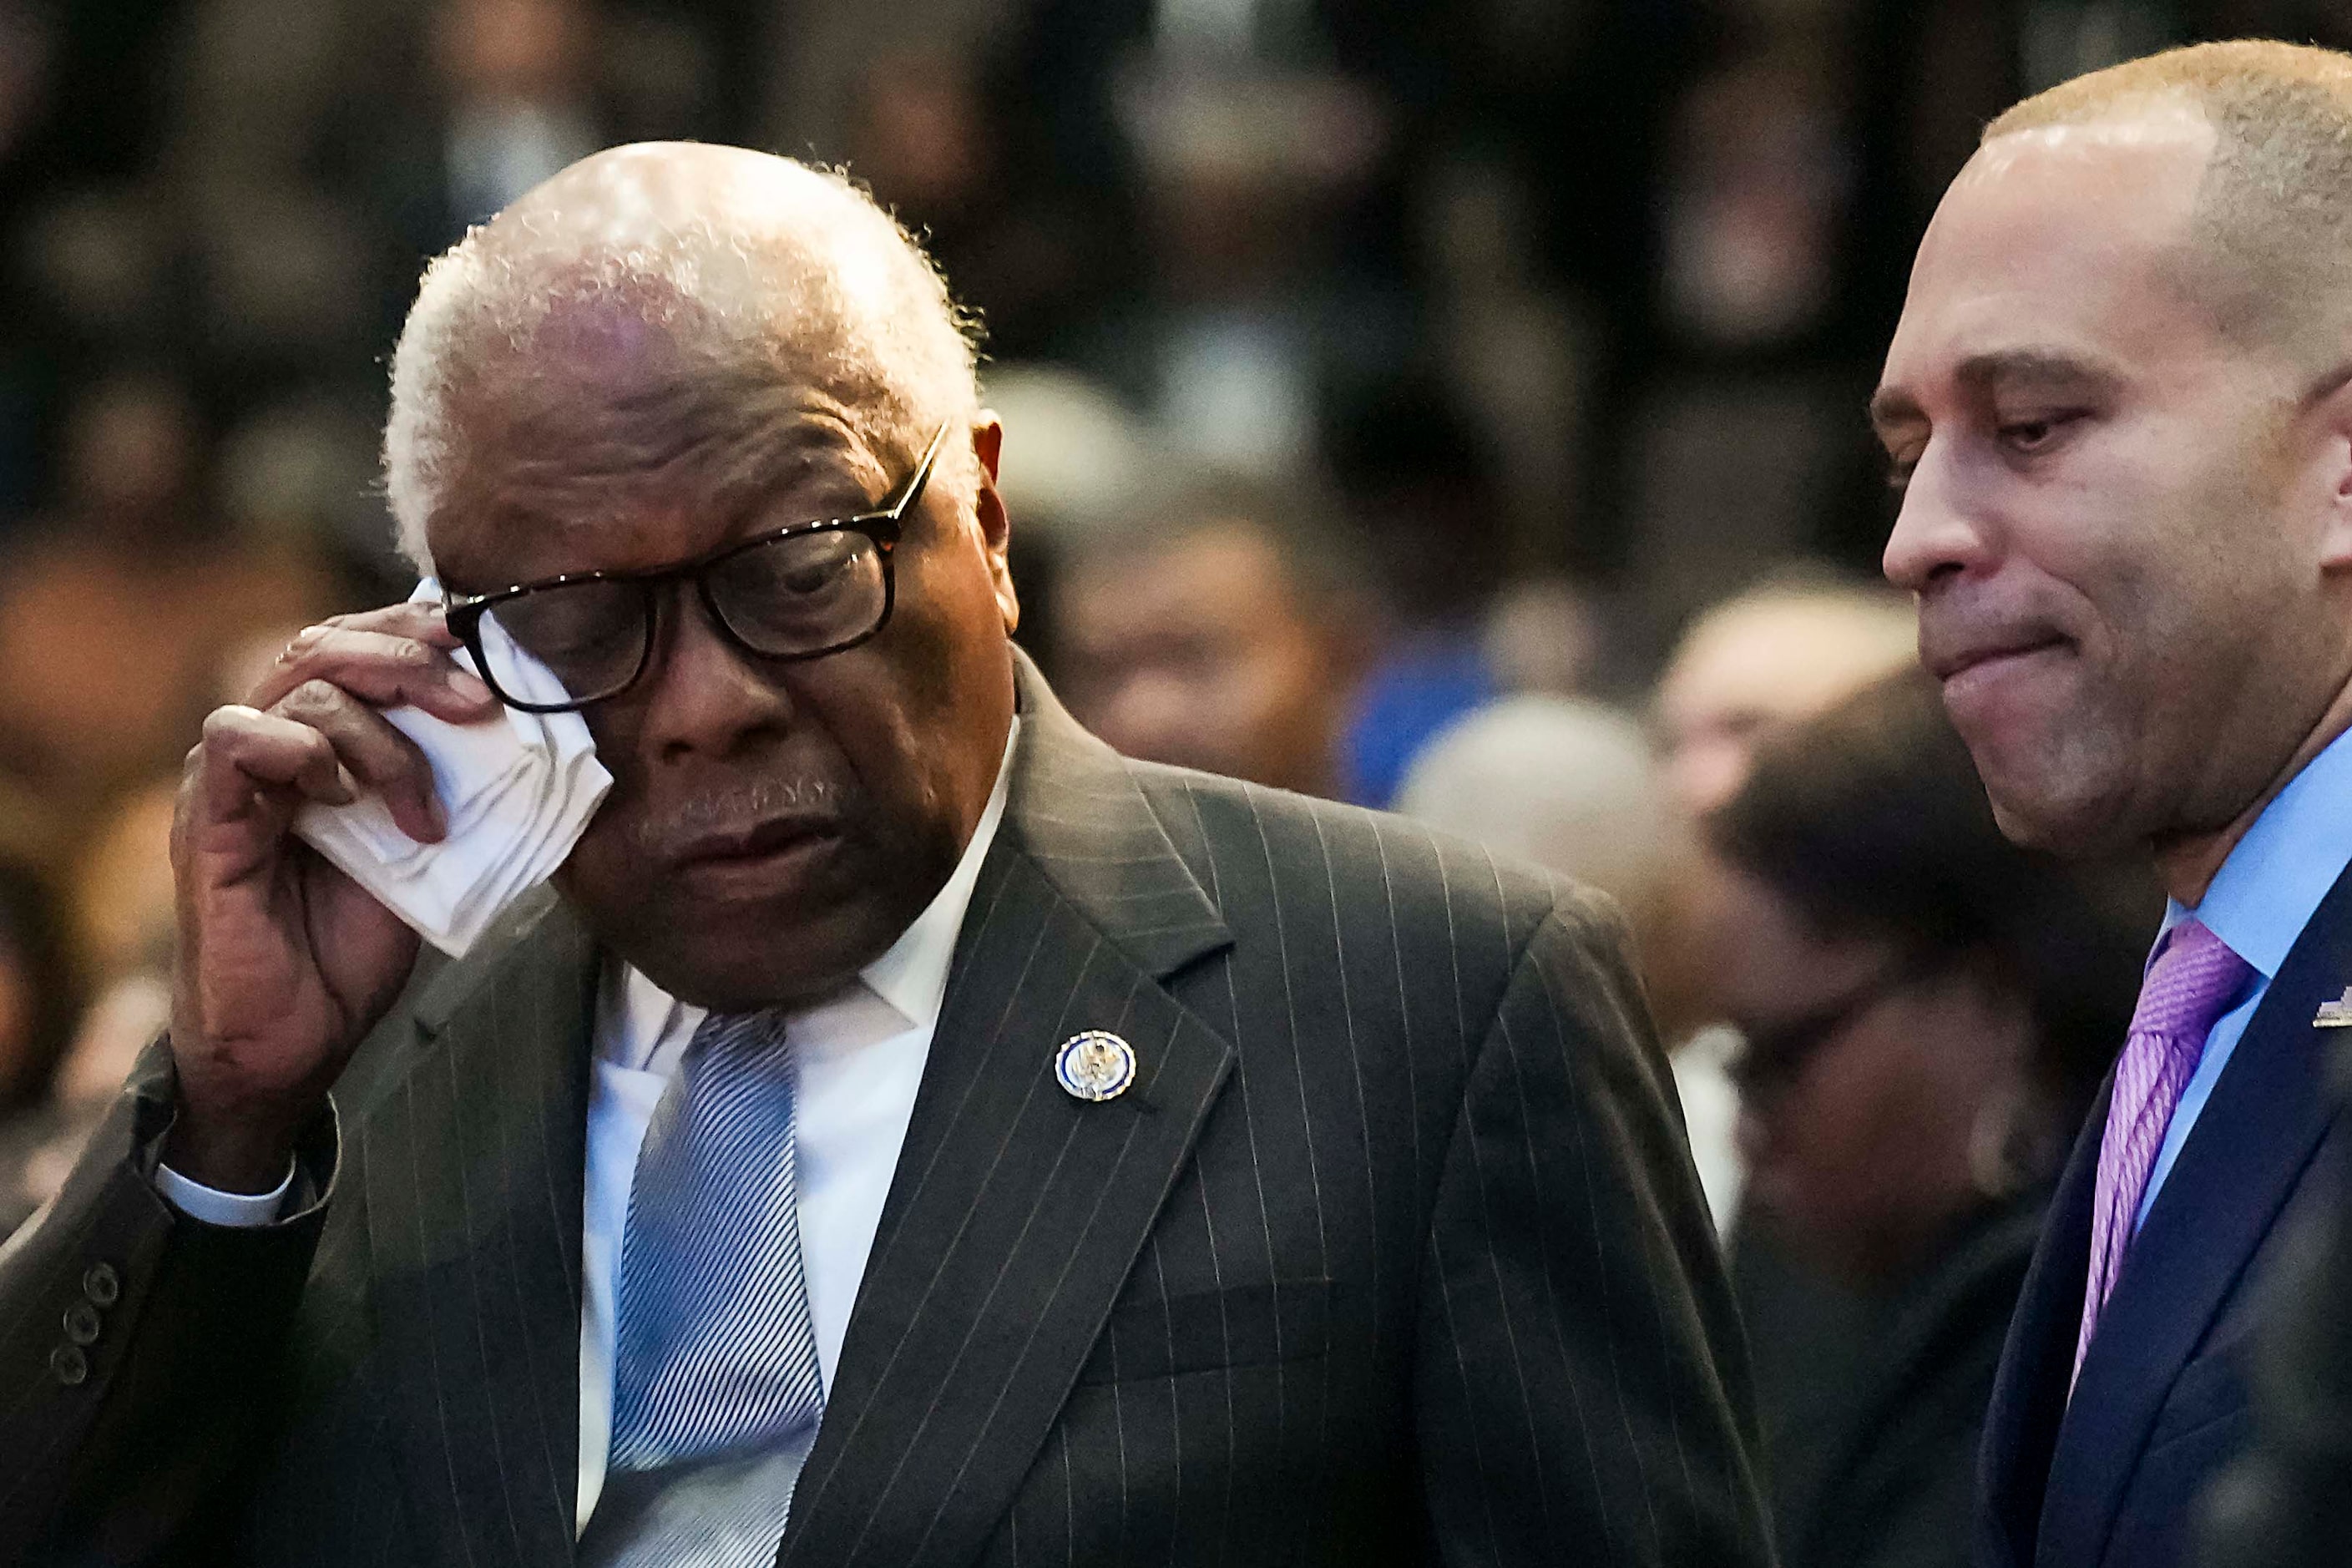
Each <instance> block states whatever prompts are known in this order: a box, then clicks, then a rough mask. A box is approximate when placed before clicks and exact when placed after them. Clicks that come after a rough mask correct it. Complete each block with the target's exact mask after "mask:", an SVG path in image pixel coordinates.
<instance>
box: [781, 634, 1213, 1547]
mask: <svg viewBox="0 0 2352 1568" xmlns="http://www.w3.org/2000/svg"><path fill="white" fill-rule="evenodd" d="M1021 685H1022V697H1023V715H1024V717H1023V731H1022V738H1021V743H1020V745H1019V747H1018V748H1017V750H1016V754H1015V757H1014V762H1013V780H1012V784H1011V789H1010V795H1009V799H1008V804H1007V809H1006V816H1005V823H1004V827H1003V830H1002V831H1001V832H1000V834H999V836H998V838H997V841H996V843H995V844H994V845H993V846H992V848H991V850H990V853H989V857H988V859H987V861H986V863H985V864H984V866H983V868H982V873H981V878H980V882H979V886H978V887H977V889H975V891H974V894H973V897H972V903H971V912H970V914H969V915H968V916H967V917H966V919H965V922H964V929H963V931H962V933H961V939H960V941H959V943H958V947H957V953H956V963H955V969H954V972H953V975H952V978H951V980H950V985H949V989H948V994H947V997H946V1001H945V1003H944V1005H943V1007H942V1010H941V1013H940V1026H939V1030H938V1033H937V1035H936V1037H934V1040H933V1043H932V1047H931V1053H930V1059H929V1064H928V1065H927V1067H926V1068H925V1071H924V1076H923V1082H922V1087H921V1089H920V1090H919V1093H918V1095H917V1098H916V1103H915V1110H914V1116H913V1120H912V1121H911V1122H910V1124H909V1126H908V1132H907V1141H906V1145H905V1148H904V1149H903V1151H902V1152H901V1153H900V1156H899V1161H898V1173H897V1177H896V1179H895V1180H894V1182H893V1183H892V1186H891V1191H890V1196H889V1199H888V1202H887V1205H886V1206H885V1209H884V1212H883V1216H882V1222H881V1226H880V1228H879V1231H878V1233H877V1237H876V1240H875V1245H874V1250H873V1253H872V1256H871V1259H870V1261H869V1262H868V1263H867V1265H866V1278H865V1280H864V1282H863V1284H862V1286H861V1288H860V1289H859V1292H858V1298H857V1307H856V1312H855V1313H854V1315H853V1317H852V1319H851V1321H850V1326H849V1335H848V1340H847V1342H846V1343H845V1346H844V1347H843V1351H842V1359H841V1365H840V1368H839V1371H838V1374H837V1375H836V1377H835V1386H834V1388H833V1389H832V1391H831V1393H830V1396H829V1398H828V1402H827V1407H826V1415H825V1420H824V1427H823V1429H822V1431H821V1433H820V1435H819V1436H818V1439H817V1444H816V1447H815V1449H814V1451H813V1452H812V1453H811V1455H810V1457H809V1461H808V1465H807V1467H806V1468H805V1469H804V1470H803V1474H802V1478H801V1481H800V1486H799V1489H798V1493H797V1496H796V1497H795V1500H794V1502H793V1518H792V1525H791V1528H790V1530H789V1531H787V1532H786V1535H785V1538H784V1542H783V1545H782V1553H781V1560H782V1563H784V1564H786V1565H789V1568H802V1565H814V1564H819V1563H822V1564H826V1565H828V1568H830V1565H833V1564H847V1563H874V1564H889V1565H891V1568H912V1565H915V1564H927V1563H940V1564H945V1563H962V1562H968V1561H969V1560H970V1559H971V1557H972V1556H974V1555H975V1554H976V1553H977V1552H978V1551H979V1549H980V1547H981V1544H982V1542H984V1541H985V1539H986V1538H987V1536H988V1534H989V1533H990V1532H991V1531H992V1530H993V1529H994V1528H995V1527H996V1525H997V1522H998V1521H1000V1520H1001V1519H1002V1517H1003V1513H1004V1511H1005V1510H1006V1508H1007V1507H1008V1506H1009V1504H1010V1502H1011V1500H1012V1498H1013V1493H1014V1491H1015V1490H1016V1489H1017V1488H1018V1487H1019V1484H1020V1481H1021V1479H1022V1477H1023V1476H1024V1474H1025V1473H1026V1472H1027V1470H1028V1469H1029V1468H1030V1465H1031V1464H1032V1462H1033V1461H1034V1457H1035V1455H1036V1452H1037V1450H1038V1447H1040V1445H1041V1444H1042V1443H1043V1442H1044V1441H1045V1436H1046V1435H1047V1433H1048V1432H1049V1431H1050V1430H1051V1429H1052V1426H1053V1424H1054V1421H1055V1418H1056V1416H1057V1415H1058V1414H1059V1413H1060V1410H1061V1407H1062V1404H1063V1401H1064V1400H1065V1399H1066V1397H1067V1395H1068V1393H1069V1390H1070V1388H1071V1387H1072V1385H1073V1384H1075V1382H1076V1377H1077V1373H1078V1370H1079V1368H1080V1366H1081V1365H1082V1364H1083V1363H1084V1362H1085V1360H1086V1358H1087V1354H1088V1352H1090V1351H1091V1350H1092V1348H1093V1346H1094V1343H1095V1342H1096V1340H1097V1337H1098V1335H1099V1334H1100V1332H1101V1329H1102V1325H1103V1322H1104V1321H1105V1319H1106V1318H1107V1317H1108V1314H1109V1311H1110V1307H1111V1303H1112V1301H1113V1300H1114V1299H1115V1298H1116V1297H1117V1296H1118V1292H1119V1289H1120V1288H1121V1286H1122V1285H1123V1284H1124V1282H1125V1281H1126V1279H1127V1276H1128V1273H1129V1268H1131V1267H1132V1265H1133V1262H1134V1259H1135V1257H1136V1255H1137V1253H1138V1251H1139V1249H1140V1248H1141V1247H1142V1245H1143V1242H1144V1239H1145V1237H1147V1236H1148V1235H1149V1234H1150V1229H1151V1226H1152V1225H1153V1223H1154V1221H1155V1220H1156V1218H1157V1216H1158V1215H1159V1211H1160V1204H1161V1202H1162V1201H1163V1200H1164V1199H1165V1197H1166V1195H1167V1194H1168V1192H1169V1190H1170V1188H1171V1186H1172V1185H1173V1184H1174V1183H1175V1180H1176V1178H1177V1175H1178V1173H1180V1172H1181V1169H1182V1168H1183V1166H1184V1163H1185V1162H1186V1160H1187V1159H1188V1158H1189V1156H1190V1153H1191V1151H1192V1143H1193V1140H1194V1138H1195V1137H1196V1135H1197V1134H1198V1132H1199V1130H1200V1128H1201V1126H1202V1122H1203V1121H1204V1120H1205V1119H1206V1117H1207V1115H1208V1113H1209V1110H1210V1108H1211V1106H1212V1105H1213V1102H1214V1100H1215V1098H1216V1095H1217V1092H1218V1090H1219V1089H1220V1088H1221V1087H1222V1086H1223V1083H1224V1081H1225V1078H1226V1075H1227V1073H1228V1071H1229V1070H1230V1067H1231V1063H1232V1056H1233V1051H1232V1047H1231V1046H1230V1045H1229V1044H1228V1043H1227V1042H1226V1041H1225V1040H1224V1039H1223V1037H1220V1036H1219V1035H1217V1034H1216V1033H1215V1032H1214V1031H1213V1030H1212V1029H1210V1028H1209V1027H1208V1026H1205V1025H1203V1024H1202V1023H1201V1021H1200V1020H1199V1019H1198V1018H1196V1017H1194V1016H1192V1015H1191V1014H1190V1013H1188V1012H1186V1011H1185V1010H1184V1009H1183V1008H1181V1006H1179V1005H1177V1003H1176V1002H1175V1001H1174V1000H1173V999H1172V998H1171V996H1170V995H1169V994H1168V993H1167V991H1166V990H1165V989H1163V987H1162V985H1161V984H1160V982H1161V981H1162V980H1163V979H1165V978H1166V977H1167V976H1168V975H1170V974H1171V973H1173V972H1174V971H1175V970H1176V969H1178V968H1180V967H1181V966H1182V965H1184V964H1186V963H1191V962H1192V961H1193V960H1194V959H1197V958H1199V957H1201V956H1202V955H1203V954H1205V953H1207V952H1211V951H1213V950H1214V949H1215V948H1217V947H1219V946H1221V945H1223V943H1224V942H1227V941H1228V940H1229V938H1228V936H1227V934H1226V932H1225V930H1224V927H1223V923H1222V921H1220V920H1219V919H1218V916H1217V912H1216V910H1215V908H1214V906H1213V904H1212V903H1211V901H1210V900H1209V898H1208V896H1207V894H1206V893H1205V892H1203V891H1202V889H1201V887H1200V884H1199V882H1198V881H1197V880H1196V879H1194V878H1193V877H1192V873H1191V871H1190V870H1189V869H1187V868H1186V866H1185V864H1184V861H1183V859H1182V858H1181V856H1179V855H1178V853H1177V852H1176V849H1175V847H1174V846H1173V844H1171V841H1170V839H1169V837H1168V834H1167V831H1166V830H1165V829H1164V828H1163V826H1161V824H1160V821H1159V820H1158V818H1157V817H1156V816H1154V815H1153V813H1152V812H1151V809H1150V805H1149V804H1148V803H1147V802H1146V801H1145V800H1144V798H1143V796H1142V794H1141V792H1140V790H1139V788H1138V787H1137V785H1136V783H1135V781H1134V778H1133V777H1132V775H1131V774H1130V773H1129V772H1128V770H1127V767H1126V764H1124V763H1121V762H1120V761H1119V760H1118V758H1117V757H1116V756H1114V755H1113V754H1112V753H1111V752H1109V751H1108V749H1106V748H1104V747H1103V746H1102V745H1101V744H1100V743H1099V742H1096V741H1095V740H1093V739H1092V738H1091V737H1090V736H1087V734H1086V733H1085V732H1084V731H1080V730H1079V729H1078V728H1077V727H1076V725H1075V724H1074V723H1073V722H1072V721H1070V720H1069V718H1068V717H1067V716H1066V714H1064V713H1063V712H1062V711H1061V710H1060V709H1059V708H1058V707H1057V706H1056V705H1055V703H1054V700H1053V698H1052V697H1051V695H1050V694H1048V693H1047V692H1046V691H1045V689H1044V687H1043V685H1042V683H1040V682H1039V681H1038V680H1037V679H1036V678H1035V674H1034V670H1031V669H1030V668H1028V666H1027V664H1026V662H1025V661H1024V662H1023V665H1022V670H1021ZM1088 1028H1099V1029H1108V1030H1112V1031H1114V1032H1116V1033H1118V1035H1120V1036H1122V1037H1124V1038H1126V1040H1127V1041H1128V1042H1129V1045H1130V1046H1131V1047H1133V1049H1134V1051H1135V1054H1136V1058H1137V1064H1138V1068H1137V1075H1136V1081H1135V1084H1134V1086H1133V1087H1132V1088H1130V1089H1128V1090H1127V1092H1126V1093H1125V1094H1123V1095H1121V1096H1119V1097H1118V1098H1117V1099H1115V1100H1108V1101H1104V1102H1101V1103H1091V1104H1090V1103H1087V1102H1083V1101H1080V1100H1075V1099H1073V1098H1071V1097H1070V1096H1069V1095H1067V1094H1065V1093H1064V1092H1063V1091H1062V1090H1061V1089H1060V1088H1059V1087H1058V1085H1057V1084H1056V1082H1055V1078H1054V1074H1053V1058H1054V1055H1055V1048H1056V1047H1057V1046H1058V1045H1059V1044H1060V1042H1062V1041H1063V1040H1064V1039H1066V1038H1067V1037H1069V1036H1070V1035H1072V1034H1075V1033H1076V1032H1077V1031H1078V1030H1081V1029H1088Z"/></svg>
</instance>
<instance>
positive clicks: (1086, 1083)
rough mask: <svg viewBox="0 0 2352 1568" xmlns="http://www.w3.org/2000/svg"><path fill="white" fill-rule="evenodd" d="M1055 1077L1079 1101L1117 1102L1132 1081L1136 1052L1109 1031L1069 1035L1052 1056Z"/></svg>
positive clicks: (1096, 1030) (1092, 1031) (1099, 1030)
mask: <svg viewBox="0 0 2352 1568" xmlns="http://www.w3.org/2000/svg"><path fill="white" fill-rule="evenodd" d="M1054 1076H1055V1078H1056V1079H1059V1080H1060V1081H1061V1085H1062V1087H1063V1088H1064V1089H1066V1090H1068V1091H1069V1093H1070V1094H1071V1095H1072V1096H1073V1097H1074V1098H1076V1099H1078V1100H1117V1099H1118V1097H1119V1096H1120V1095H1122V1094H1125V1093H1126V1092H1127V1088H1128V1085H1129V1084H1131V1083H1133V1082H1134V1081H1135V1048H1134V1047H1132V1046H1129V1044H1128V1043H1127V1042H1126V1041H1125V1040H1122V1039H1120V1038H1119V1037H1118V1036H1117V1035H1114V1034H1112V1033H1111V1032H1110V1031H1109V1030H1108V1029H1088V1030H1087V1031H1085V1032H1084V1033H1082V1034H1076V1035H1072V1036H1071V1037H1069V1038H1068V1039H1066V1040H1064V1041H1063V1042H1062V1048H1061V1049H1060V1050H1058V1051H1056V1052H1055V1053H1054Z"/></svg>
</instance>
